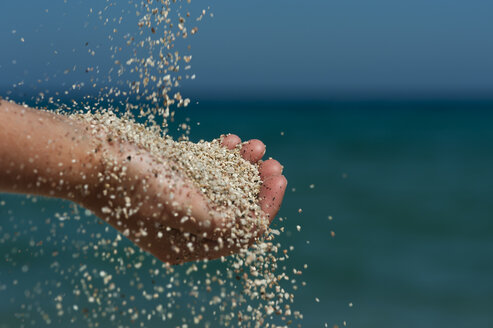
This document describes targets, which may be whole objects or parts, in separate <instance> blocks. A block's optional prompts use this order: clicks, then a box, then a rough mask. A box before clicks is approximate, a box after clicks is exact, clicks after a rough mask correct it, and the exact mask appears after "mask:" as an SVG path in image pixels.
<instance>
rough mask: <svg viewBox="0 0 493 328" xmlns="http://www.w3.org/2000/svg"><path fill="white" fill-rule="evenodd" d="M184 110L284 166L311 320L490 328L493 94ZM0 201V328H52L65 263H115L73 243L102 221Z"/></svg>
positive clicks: (198, 128) (99, 229)
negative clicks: (250, 142)
mask: <svg viewBox="0 0 493 328" xmlns="http://www.w3.org/2000/svg"><path fill="white" fill-rule="evenodd" d="M180 115H181V116H183V117H185V116H189V117H190V118H191V119H192V139H195V140H197V139H200V138H203V139H211V138H214V137H217V136H218V135H220V134H221V133H227V132H232V133H236V134H238V135H240V136H241V137H242V138H243V139H248V138H259V139H261V140H263V141H264V142H265V143H266V144H267V154H266V156H267V157H269V156H272V157H275V158H276V159H278V160H279V161H280V162H282V163H283V164H284V166H285V175H286V176H287V178H288V181H289V186H288V192H287V193H286V196H285V200H284V204H283V207H282V209H281V212H280V216H282V217H287V221H285V222H284V225H285V226H286V228H287V230H288V233H287V234H285V235H283V236H282V237H281V238H280V240H281V241H282V243H283V244H284V245H293V246H294V247H295V249H294V251H293V252H292V255H291V262H290V264H289V266H292V267H293V268H298V269H300V268H302V266H303V264H308V269H307V270H305V272H304V274H303V275H302V276H301V279H302V280H304V281H306V282H307V286H306V287H304V288H301V289H300V290H299V291H298V292H297V296H296V301H295V305H296V306H295V307H296V308H298V309H300V310H301V311H302V312H303V313H304V320H303V324H304V326H305V327H323V326H324V323H328V325H329V327H332V326H333V325H334V324H337V325H339V326H341V327H342V326H343V322H344V321H346V323H347V326H349V327H402V328H406V327H491V326H493V315H492V313H493V297H492V295H493V220H492V219H493V201H492V200H491V199H492V197H493V169H492V168H493V102H479V101H477V102H472V101H469V102H467V101H463V102H444V101H434V102H424V101H423V102H418V101H414V102H404V101H388V102H382V101H372V102H320V103H316V102H295V103H287V102H286V103H283V102H240V101H230V102H201V103H200V104H198V105H195V106H193V107H191V108H188V109H185V110H184V111H182V112H181V113H180V114H179V119H178V121H179V120H180ZM196 122H200V125H196ZM281 132H282V134H283V135H282V134H281ZM311 184H314V188H310V185H311ZM292 188H295V189H296V190H295V191H292ZM1 201H5V205H3V206H1V205H0V226H1V230H0V259H1V261H0V327H19V326H21V325H23V324H24V325H26V326H30V325H29V323H30V321H32V320H36V325H35V326H36V327H44V325H45V324H44V323H43V321H42V320H40V319H39V318H40V316H41V315H40V313H39V310H38V309H43V311H46V312H47V313H49V314H50V315H51V317H52V320H53V323H52V324H51V326H59V325H60V324H61V323H67V322H66V321H64V320H67V319H66V317H69V316H62V317H57V315H56V312H57V310H56V302H55V300H54V299H55V297H56V296H57V295H59V294H63V295H66V296H65V298H66V299H69V300H70V295H72V294H73V293H72V289H73V288H72V286H73V284H75V283H76V281H75V280H76V278H74V276H73V275H71V274H70V270H72V269H71V267H70V266H71V265H74V264H76V265H82V264H84V263H89V264H90V265H92V266H93V267H95V268H99V267H103V268H106V269H108V268H107V267H108V263H106V262H104V261H99V259H97V258H96V259H95V258H93V257H91V256H87V257H86V258H84V257H83V256H82V257H80V258H77V259H74V258H72V257H71V256H70V253H69V252H68V251H70V247H72V246H70V247H69V246H68V241H70V240H80V245H79V247H81V248H83V247H84V241H85V240H88V241H91V240H94V239H96V238H98V235H97V234H98V233H104V229H105V226H104V225H99V224H97V223H95V222H96V221H94V220H93V219H91V218H86V217H84V215H82V217H81V219H80V220H69V221H64V227H63V228H60V227H59V225H60V222H59V221H57V220H54V219H53V218H54V213H55V212H63V211H67V212H69V211H71V209H70V207H69V205H68V203H66V202H62V201H57V200H47V199H38V200H37V201H36V202H33V201H32V200H31V199H26V198H25V197H20V196H11V195H4V194H2V195H0V202H1ZM300 208H301V209H302V212H301V213H299V211H298V210H299V209H300ZM328 216H332V217H333V220H331V221H330V220H328ZM48 218H52V221H50V223H48V224H47V223H46V219H48ZM29 221H31V222H32V223H30V222H29ZM53 222H55V223H53ZM277 223H279V222H278V221H277ZM53 224H54V225H56V226H57V227H56V229H58V230H56V231H57V233H56V234H55V235H53V233H51V232H50V230H52V231H54V229H55V228H54V227H53ZM296 225H300V226H301V231H299V232H298V231H297V229H296ZM81 229H86V230H87V231H86V232H85V233H83V232H82V230H81ZM331 231H334V232H335V236H334V237H331V234H330V232H331ZM108 233H111V231H110V232H108ZM47 236H51V237H50V240H48V241H47V240H46V237H47ZM30 240H34V246H32V244H31V245H29V242H30ZM40 240H45V245H46V246H44V245H40V246H37V243H38V241H40ZM64 250H68V251H67V252H64ZM55 251H59V252H60V255H58V256H53V252H55ZM55 262H56V264H54V263H55ZM146 265H147V267H148V268H152V266H153V264H152V263H151V262H150V261H148V263H147V264H146ZM54 266H55V268H54ZM26 268H27V269H26ZM288 269H289V268H288ZM183 270H184V269H183ZM61 271H62V272H63V273H62V274H59V272H61ZM288 271H292V270H288ZM54 272H55V273H54ZM129 274H131V275H132V276H135V275H137V276H138V275H139V272H138V271H136V272H131V273H129ZM201 274H204V273H203V272H200V270H199V272H197V273H196V275H195V276H196V277H198V278H200V276H201ZM142 277H146V275H142ZM74 279H75V280H74ZM145 279H146V278H143V280H145ZM15 281H17V282H16V283H15ZM47 281H48V282H49V283H48V282H47ZM38 282H39V284H40V285H41V286H38V287H39V288H38V290H40V292H39V293H38V294H36V292H35V290H36V284H38ZM57 283H58V284H57ZM143 283H144V284H151V282H150V281H143ZM27 290H29V291H28V292H26V291H27ZM185 290H186V288H185V287H183V291H185ZM315 298H318V299H319V300H320V302H316V301H315ZM183 299H184V301H183V302H184V303H186V301H185V300H186V297H185V296H184V298H183ZM67 302H68V301H67ZM350 303H352V306H349V304H350ZM147 304H148V303H146V302H145V301H137V302H136V306H138V307H141V308H145V307H149V305H147ZM65 305H66V304H65ZM30 306H31V307H32V309H31V310H29V307H30ZM182 309H183V307H182ZM26 313H27V314H26ZM177 314H178V316H179V315H180V312H179V311H178V313H177ZM181 314H182V315H186V314H187V312H186V310H183V312H182V313H181ZM211 316H213V314H211ZM122 318H123V319H122V320H121V321H122V322H123V323H124V324H127V325H130V326H131V324H130V319H129V318H128V316H126V317H125V316H123V315H122ZM107 320H108V318H101V322H102V323H105V322H106V325H103V326H105V327H106V326H110V325H109V324H108V323H107ZM179 322H180V321H179V318H173V319H172V320H168V321H166V322H165V323H163V322H162V321H161V322H160V321H157V320H154V321H152V320H151V321H149V322H148V324H147V325H146V327H168V326H169V327H175V326H177V325H178V324H179ZM47 326H48V325H47ZM72 326H74V327H86V326H87V324H86V323H85V322H84V321H83V320H81V319H79V320H78V321H76V322H74V323H73V325H72Z"/></svg>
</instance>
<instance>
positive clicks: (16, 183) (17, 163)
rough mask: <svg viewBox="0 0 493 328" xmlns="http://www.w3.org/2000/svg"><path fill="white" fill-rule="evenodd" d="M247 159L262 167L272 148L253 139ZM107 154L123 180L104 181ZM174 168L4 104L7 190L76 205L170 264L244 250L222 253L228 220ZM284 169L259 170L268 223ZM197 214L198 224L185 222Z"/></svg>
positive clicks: (228, 140)
mask: <svg viewBox="0 0 493 328" xmlns="http://www.w3.org/2000/svg"><path fill="white" fill-rule="evenodd" d="M240 144H241V139H240V138H239V137H238V136H236V135H232V134H230V135H227V136H223V138H222V145H223V146H224V147H226V148H228V149H233V148H235V147H237V146H238V145H240ZM95 145H98V146H95ZM240 153H241V155H242V157H243V158H244V159H246V160H248V161H250V162H252V163H259V161H261V159H262V157H263V155H264V153H265V145H264V144H263V143H262V142H261V141H260V140H255V139H254V140H250V141H248V142H246V143H244V144H242V145H241V151H240ZM103 156H106V159H107V158H111V160H112V161H113V162H114V163H115V167H116V168H117V169H119V170H121V169H122V168H123V167H125V169H124V171H125V174H124V175H123V177H122V176H121V175H119V178H118V179H109V178H107V177H105V176H104V175H105V172H107V170H108V166H107V164H105V163H106V162H107V161H105V160H103ZM169 165H172V163H168V162H165V163H163V161H162V160H161V159H160V160H158V159H156V158H154V157H153V155H151V154H150V153H148V152H147V151H145V150H143V149H140V148H139V147H137V146H136V145H133V144H128V143H122V142H120V141H118V140H108V139H107V138H105V137H104V136H101V135H97V136H96V135H94V134H93V133H91V129H90V127H89V126H87V125H86V124H84V123H82V122H77V121H73V120H70V119H68V118H67V117H65V116H62V115H56V114H53V113H49V112H45V111H40V110H36V109H31V108H27V107H24V106H20V105H17V104H14V103H11V102H7V101H5V100H0V192H9V193H24V194H36V195H43V196H49V197H57V198H63V199H68V200H71V201H74V202H76V203H78V204H80V205H82V206H84V207H85V208H87V209H89V210H91V211H92V212H93V213H95V214H96V215H97V216H98V217H100V218H101V219H103V220H105V221H107V222H108V223H109V224H111V225H112V226H113V227H115V228H116V229H118V230H119V231H120V232H122V233H124V235H125V236H127V237H128V238H129V239H131V240H132V241H133V242H134V243H136V244H137V245H139V246H140V247H141V248H143V249H145V250H146V251H148V252H150V253H151V254H153V255H154V256H156V257H157V258H159V259H160V260H162V261H163V262H167V263H171V264H177V263H183V262H187V261H195V260H203V259H215V258H218V257H221V256H227V255H230V254H231V253H233V252H237V251H238V248H237V247H220V245H223V242H222V241H221V238H222V237H221V236H224V235H227V231H222V230H221V229H224V226H225V224H224V222H222V219H221V217H220V216H219V215H215V214H214V211H212V210H211V204H210V203H209V202H208V201H207V199H205V197H204V196H203V195H202V194H201V193H200V191H199V190H197V189H196V188H195V187H194V185H193V184H192V183H191V182H189V181H188V180H187V179H186V178H185V177H184V176H182V175H181V174H180V173H179V172H178V173H177V172H175V171H174V170H171V169H170V168H169ZM282 170H283V167H282V166H281V164H280V163H279V162H277V161H276V160H274V159H269V160H266V161H262V162H260V165H259V173H260V178H261V180H262V186H261V190H260V194H259V200H258V201H259V204H260V207H261V209H262V212H263V213H262V214H261V215H263V216H265V217H266V218H267V219H268V220H269V222H270V221H272V219H273V218H274V217H275V216H276V214H277V212H278V210H279V208H280V206H281V203H282V199H283V196H284V192H285V189H286V185H287V180H286V178H285V177H284V176H283V175H282ZM102 176H103V177H104V178H105V180H104V182H102V181H101V180H102V178H101V177H102ZM108 190H109V191H110V192H108ZM171 194H172V195H173V196H172V200H173V201H172V202H171V201H170V195H171ZM127 205H128V206H127ZM123 208H127V209H130V208H131V209H136V211H135V212H134V213H131V212H130V213H127V215H126V216H125V217H124V215H123V214H121V213H119V214H118V215H117V214H115V213H116V212H118V211H119V210H121V209H123ZM190 211H191V213H192V214H191V217H192V219H190V220H187V222H185V223H182V222H180V219H181V217H182V216H183V215H185V213H186V212H188V213H190ZM218 231H219V232H220V231H222V233H217V232H218ZM190 242H191V243H192V244H190ZM187 243H188V245H187Z"/></svg>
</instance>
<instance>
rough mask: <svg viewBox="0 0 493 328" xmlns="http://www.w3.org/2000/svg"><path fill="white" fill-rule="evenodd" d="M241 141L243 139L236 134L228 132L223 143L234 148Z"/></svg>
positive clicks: (229, 147)
mask: <svg viewBox="0 0 493 328" xmlns="http://www.w3.org/2000/svg"><path fill="white" fill-rule="evenodd" d="M240 142H241V139H240V137H238V136H237V135H236V134H228V135H226V136H223V137H222V140H221V144H222V145H223V146H224V147H226V148H228V149H234V148H235V147H236V146H238V144H239V143H240Z"/></svg>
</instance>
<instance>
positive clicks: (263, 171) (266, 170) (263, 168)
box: [258, 159, 283, 180]
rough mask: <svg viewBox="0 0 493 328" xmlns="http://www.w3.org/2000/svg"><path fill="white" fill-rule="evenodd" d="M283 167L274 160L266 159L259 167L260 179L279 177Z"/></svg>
mask: <svg viewBox="0 0 493 328" xmlns="http://www.w3.org/2000/svg"><path fill="white" fill-rule="evenodd" d="M282 169H283V166H282V165H281V163H279V162H278V161H276V160H275V159H268V160H266V161H264V162H262V163H260V166H259V169H258V170H259V173H260V178H261V179H262V180H265V179H266V178H268V177H271V176H276V175H281V174H282Z"/></svg>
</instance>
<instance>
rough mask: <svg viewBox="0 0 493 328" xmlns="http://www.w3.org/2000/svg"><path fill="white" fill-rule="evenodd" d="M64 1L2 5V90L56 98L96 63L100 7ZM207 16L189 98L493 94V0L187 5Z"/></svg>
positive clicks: (214, 0)
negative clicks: (71, 75) (16, 87)
mask: <svg viewBox="0 0 493 328" xmlns="http://www.w3.org/2000/svg"><path fill="white" fill-rule="evenodd" d="M66 2H67V3H64V0H53V1H49V2H48V1H35V0H25V1H18V2H13V1H9V2H7V1H2V2H1V4H0V26H1V28H0V40H2V47H1V48H2V49H1V51H0V65H1V66H0V77H1V80H0V86H1V87H2V90H5V89H6V88H7V87H8V86H11V85H12V84H13V83H17V82H19V81H24V83H25V87H26V88H27V87H29V85H38V86H41V88H48V87H49V88H56V87H57V85H58V84H61V83H63V82H64V80H63V79H64V77H63V73H61V72H63V70H65V69H67V68H68V67H72V66H73V65H74V64H77V63H78V64H80V65H83V64H84V63H85V62H86V61H90V60H91V58H89V57H88V55H87V51H86V49H84V43H85V42H86V41H89V42H90V43H91V44H93V45H94V44H104V43H105V42H107V41H106V40H105V37H106V35H107V34H105V33H102V31H101V29H98V28H96V27H95V26H96V25H95V21H94V19H93V18H88V16H87V14H88V9H89V8H90V7H101V5H102V4H103V3H104V1H103V0H87V1H82V0H66ZM119 2H120V3H122V4H123V3H126V1H119ZM122 6H123V7H122V8H124V7H125V6H124V5H122ZM207 6H210V7H211V12H213V13H214V18H212V19H211V18H209V19H206V20H205V21H203V22H201V23H200V24H199V29H200V30H199V33H198V35H197V37H195V38H194V39H193V40H192V42H191V45H192V54H193V60H192V67H193V72H194V73H195V74H196V75H197V79H196V80H194V81H191V82H187V83H186V84H185V86H184V87H185V88H186V89H187V90H190V91H191V92H197V93H202V94H223V95H226V94H229V95H251V94H257V95H258V94H276V95H280V96H283V95H291V96H292V95H299V96H300V97H302V96H304V95H305V96H322V97H323V96H329V95H337V94H384V95H385V94H387V95H393V94H399V95H420V94H422V95H434V94H436V95H481V96H491V95H493V60H492V58H493V17H492V13H493V2H492V1H475V0H470V1H458V0H448V1H444V0H443V1H442V0H413V1H397V0H393V1H391V0H375V1H363V0H344V1H342V0H336V1H332V0H315V1H310V0H306V1H292V0H263V1H260V0H250V1H239V0H211V1H203V0H194V1H192V9H199V8H202V7H207ZM128 8H130V7H128ZM46 9H48V12H46V11H45V10H46ZM85 23H88V24H89V25H88V26H86V27H84V24H85ZM133 26H134V25H130V24H129V25H128V26H127V27H126V28H129V29H130V28H133ZM13 30H15V31H16V33H15V34H14V33H12V31H13ZM21 37H22V38H24V42H21V41H20V38H21ZM72 49H76V51H75V52H74V51H72ZM55 51H56V53H55ZM98 55H99V57H97V60H98V65H100V67H109V65H110V64H111V62H110V60H109V59H108V58H107V57H105V53H104V51H102V52H99V53H98ZM57 72H58V73H57ZM54 74H56V75H57V77H53V75H54ZM43 77H49V79H48V81H45V82H42V83H38V82H36V80H38V79H43ZM65 82H67V81H65Z"/></svg>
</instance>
